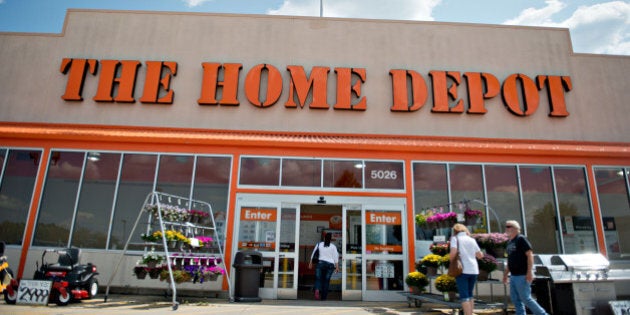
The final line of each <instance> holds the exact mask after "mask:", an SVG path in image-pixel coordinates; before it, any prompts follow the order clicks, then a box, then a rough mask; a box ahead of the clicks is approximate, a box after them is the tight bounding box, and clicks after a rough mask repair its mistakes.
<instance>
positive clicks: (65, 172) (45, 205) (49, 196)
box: [33, 151, 85, 247]
mask: <svg viewBox="0 0 630 315" xmlns="http://www.w3.org/2000/svg"><path fill="white" fill-rule="evenodd" d="M84 160H85V152H68V151H52V152H51V158H50V161H48V173H47V174H46V180H45V184H44V191H43V194H42V201H41V206H40V209H39V214H38V216H37V223H36V225H35V236H34V238H33V245H35V246H54V247H66V246H68V245H69V244H68V242H69V237H70V229H71V228H72V223H73V219H74V209H75V208H76V202H77V194H78V192H79V182H80V179H81V173H82V170H83V162H84Z"/></svg>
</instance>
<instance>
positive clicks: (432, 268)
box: [427, 266, 437, 277]
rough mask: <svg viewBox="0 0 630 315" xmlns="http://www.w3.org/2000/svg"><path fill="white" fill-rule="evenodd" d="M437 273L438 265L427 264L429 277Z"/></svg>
mask: <svg viewBox="0 0 630 315" xmlns="http://www.w3.org/2000/svg"><path fill="white" fill-rule="evenodd" d="M435 275H437V267H431V266H427V277H434V276H435Z"/></svg>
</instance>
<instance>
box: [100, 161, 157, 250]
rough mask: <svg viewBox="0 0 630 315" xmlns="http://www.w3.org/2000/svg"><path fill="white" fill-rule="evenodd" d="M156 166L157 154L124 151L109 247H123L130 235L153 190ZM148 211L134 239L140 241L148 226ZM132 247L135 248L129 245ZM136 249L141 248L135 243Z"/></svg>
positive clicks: (144, 213)
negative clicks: (146, 199) (143, 205)
mask: <svg viewBox="0 0 630 315" xmlns="http://www.w3.org/2000/svg"><path fill="white" fill-rule="evenodd" d="M156 166H157V155H156V154H128V153H125V154H123V163H122V169H121V172H120V183H119V186H118V195H117V199H116V208H115V209H114V218H113V221H112V228H111V238H110V241H109V248H110V249H122V248H123V247H124V246H125V242H126V241H127V239H128V238H129V233H130V232H131V229H132V228H133V225H134V223H135V222H136V219H137V218H138V212H139V211H140V209H141V208H142V204H143V203H144V200H145V198H146V197H147V195H148V194H149V193H151V192H152V191H153V186H154V185H153V182H154V180H155V170H156ZM147 220H148V218H147V214H146V212H143V213H142V217H141V218H140V221H139V222H140V223H139V225H138V227H136V231H135V233H134V235H133V236H132V240H131V242H132V243H140V242H141V239H140V234H141V233H144V232H145V231H146V229H147V226H146V223H147ZM130 248H133V246H132V247H130ZM136 249H141V248H140V247H136Z"/></svg>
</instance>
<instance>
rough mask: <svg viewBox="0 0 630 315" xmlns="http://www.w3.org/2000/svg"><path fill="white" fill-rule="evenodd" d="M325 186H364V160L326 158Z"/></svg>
mask: <svg viewBox="0 0 630 315" xmlns="http://www.w3.org/2000/svg"><path fill="white" fill-rule="evenodd" d="M324 187H337V188H362V187H363V161H351V160H325V161H324Z"/></svg>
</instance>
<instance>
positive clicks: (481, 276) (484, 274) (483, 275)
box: [477, 269, 489, 281]
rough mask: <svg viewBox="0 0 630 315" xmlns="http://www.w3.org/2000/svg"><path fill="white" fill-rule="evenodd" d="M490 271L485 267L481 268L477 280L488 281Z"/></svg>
mask: <svg viewBox="0 0 630 315" xmlns="http://www.w3.org/2000/svg"><path fill="white" fill-rule="evenodd" d="M488 278H489V273H488V272H487V271H485V270H483V269H479V275H478V276H477V280H479V281H488Z"/></svg>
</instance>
